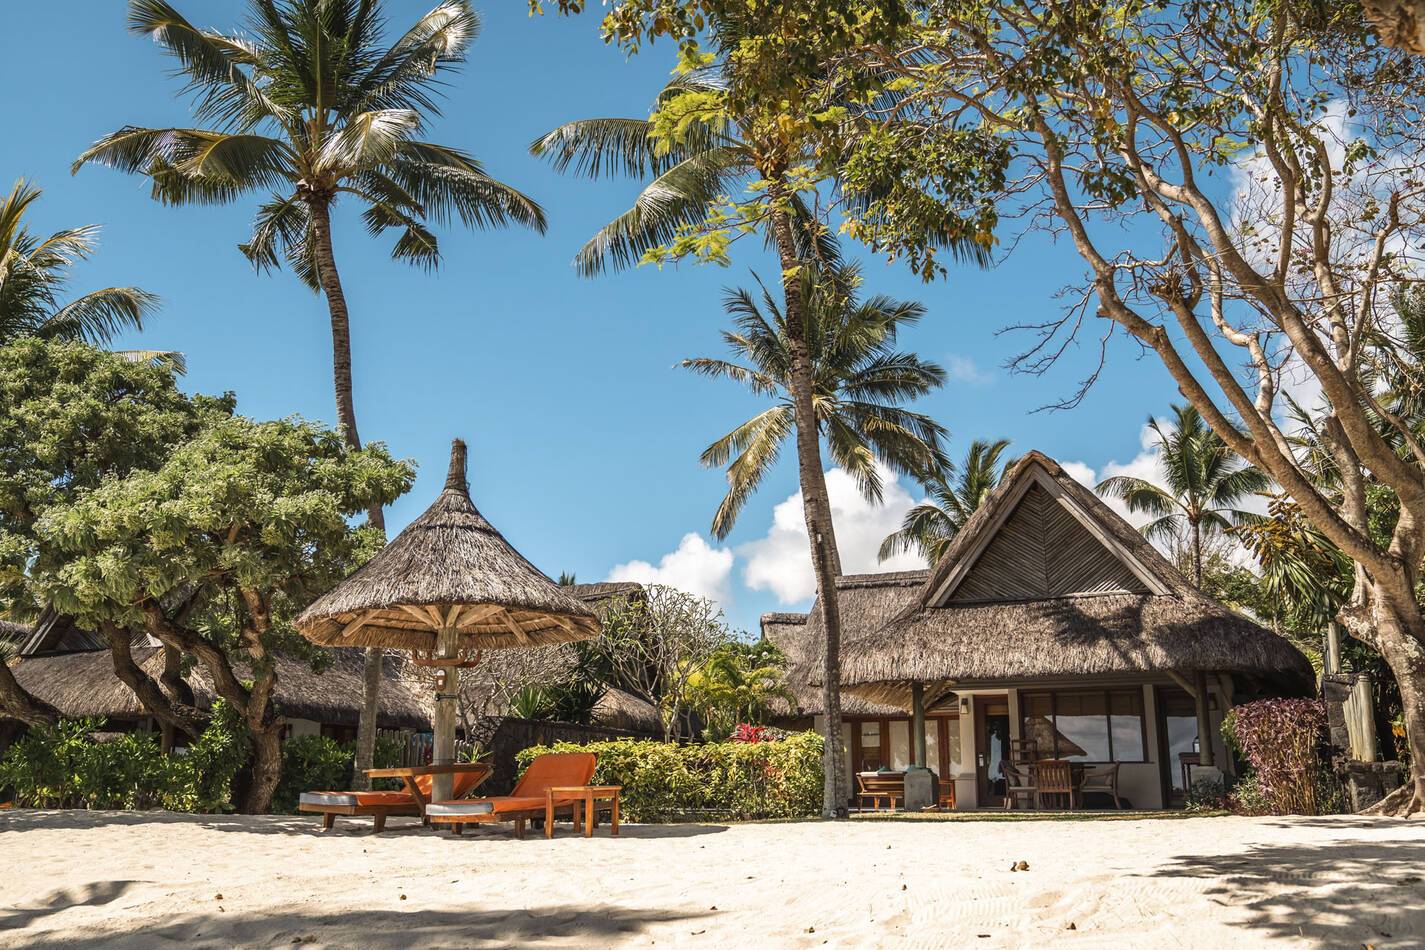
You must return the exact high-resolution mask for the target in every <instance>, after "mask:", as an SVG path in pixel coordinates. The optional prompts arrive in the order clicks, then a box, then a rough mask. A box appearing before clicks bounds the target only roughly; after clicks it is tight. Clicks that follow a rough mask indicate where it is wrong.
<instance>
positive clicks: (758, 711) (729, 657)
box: [688, 640, 791, 741]
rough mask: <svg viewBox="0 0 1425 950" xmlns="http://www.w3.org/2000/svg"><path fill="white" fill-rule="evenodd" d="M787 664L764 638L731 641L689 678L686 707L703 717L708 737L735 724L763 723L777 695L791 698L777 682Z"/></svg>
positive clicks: (720, 735)
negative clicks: (751, 641)
mask: <svg viewBox="0 0 1425 950" xmlns="http://www.w3.org/2000/svg"><path fill="white" fill-rule="evenodd" d="M786 665H787V661H786V657H784V656H783V655H782V653H781V651H780V650H778V649H777V648H776V647H775V646H773V645H772V644H770V643H768V642H767V641H765V640H760V641H758V642H757V643H744V642H741V641H735V642H733V643H729V644H727V645H726V646H723V647H722V648H720V649H719V650H717V651H716V652H715V653H713V655H712V656H710V657H708V659H707V660H706V662H704V663H703V665H702V667H701V668H700V669H698V670H695V671H694V672H693V673H692V675H691V676H690V677H689V678H688V706H689V707H690V708H691V709H692V710H693V711H694V712H696V713H697V714H698V715H699V716H700V717H701V718H702V720H703V723H704V729H705V730H706V735H707V738H709V739H712V740H715V741H716V740H722V739H726V738H727V737H728V736H730V735H732V733H733V730H735V729H736V728H737V726H738V724H739V723H744V722H745V723H752V724H759V723H765V722H766V721H767V720H768V719H770V718H771V717H772V716H773V714H774V712H775V708H774V704H775V703H776V701H777V700H783V701H787V702H790V701H791V694H790V693H789V692H788V690H787V687H786V685H785V684H784V683H783V681H782V677H783V673H784V671H785V669H786Z"/></svg>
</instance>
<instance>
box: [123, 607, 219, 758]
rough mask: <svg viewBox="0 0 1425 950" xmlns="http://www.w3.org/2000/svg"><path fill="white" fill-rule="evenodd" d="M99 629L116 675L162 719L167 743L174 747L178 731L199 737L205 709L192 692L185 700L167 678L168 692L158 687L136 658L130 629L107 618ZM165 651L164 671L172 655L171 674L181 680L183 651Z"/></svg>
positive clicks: (164, 737)
mask: <svg viewBox="0 0 1425 950" xmlns="http://www.w3.org/2000/svg"><path fill="white" fill-rule="evenodd" d="M99 630H100V633H102V634H103V636H104V640H105V642H107V643H108V644H109V659H110V661H111V662H112V663H113V664H114V675H115V676H117V677H118V678H119V680H120V682H122V683H123V684H124V685H125V686H127V687H128V688H129V689H131V690H133V692H134V695H135V696H137V697H138V698H139V702H140V703H142V704H143V707H144V709H146V710H148V712H149V714H150V715H152V716H153V717H154V718H155V719H157V720H158V721H159V723H160V725H161V727H162V735H163V742H164V744H165V745H166V746H167V747H169V748H171V747H172V744H173V739H174V736H175V732H182V733H184V734H185V735H189V736H192V737H193V738H195V739H196V738H197V737H198V735H199V734H200V733H202V731H203V717H202V713H200V712H199V711H198V709H197V708H195V707H194V706H193V704H192V701H191V694H190V700H189V701H188V702H187V703H184V702H183V701H182V700H181V694H180V692H179V691H178V690H176V688H175V687H173V686H172V685H171V684H168V683H167V678H165V684H166V685H169V692H167V693H165V692H164V691H163V690H162V689H160V688H159V684H158V683H156V682H155V681H154V679H153V677H151V676H149V675H148V673H146V672H145V671H144V669H143V668H142V667H140V666H139V665H138V663H136V662H135V661H134V655H133V642H132V634H131V633H130V631H129V630H127V629H125V628H122V627H119V626H116V625H115V624H112V623H107V622H106V623H102V624H100V625H99ZM163 653H164V662H165V673H166V672H167V668H166V667H167V664H168V663H169V660H170V655H171V656H172V658H173V661H174V664H173V665H174V673H173V677H172V678H173V679H174V680H177V681H178V682H182V680H181V679H180V678H179V677H178V670H177V659H178V657H179V656H180V654H179V653H178V651H177V650H175V649H174V648H173V647H169V646H165V647H164V648H163Z"/></svg>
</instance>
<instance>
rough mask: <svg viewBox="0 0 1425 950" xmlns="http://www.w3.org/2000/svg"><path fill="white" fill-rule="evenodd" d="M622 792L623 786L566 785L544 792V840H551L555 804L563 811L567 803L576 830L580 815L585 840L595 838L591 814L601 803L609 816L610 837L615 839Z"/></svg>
mask: <svg viewBox="0 0 1425 950" xmlns="http://www.w3.org/2000/svg"><path fill="white" fill-rule="evenodd" d="M621 791H623V786H622V785H568V786H560V787H557V788H548V789H545V791H544V798H545V805H544V836H545V837H546V838H553V837H554V808H555V802H556V801H558V802H559V805H560V806H561V807H562V806H563V805H564V804H566V803H569V804H572V805H573V812H574V814H573V818H574V827H575V828H578V827H579V820H580V815H581V814H582V815H583V822H584V837H585V838H592V837H593V836H594V813H595V811H596V810H598V809H599V807H600V803H603V806H604V808H606V809H607V810H608V812H609V833H610V834H613V835H615V836H617V835H618V796H619V792H621Z"/></svg>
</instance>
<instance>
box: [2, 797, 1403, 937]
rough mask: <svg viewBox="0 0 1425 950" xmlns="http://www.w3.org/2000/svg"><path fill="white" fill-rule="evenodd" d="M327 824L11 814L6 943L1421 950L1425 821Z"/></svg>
mask: <svg viewBox="0 0 1425 950" xmlns="http://www.w3.org/2000/svg"><path fill="white" fill-rule="evenodd" d="M315 827H316V826H315V823H314V822H313V821H310V820H306V819H295V818H275V817H274V818H236V817H234V818H204V817H195V816H178V815H166V814H154V813H149V814H133V813H128V814H124V813H118V814H116V813H76V812H69V813H55V812H48V813H45V812H28V813H26V812H11V813H5V814H4V815H0V866H3V867H4V868H5V872H6V873H4V874H3V875H0V947H35V948H49V947H55V948H58V947H80V948H82V947H98V946H104V947H111V946H115V947H135V948H139V947H142V948H152V947H167V946H172V947H225V946H234V945H237V946H291V945H293V944H306V945H310V946H317V947H406V946H421V947H485V946H506V945H524V946H529V945H538V946H552V947H588V946H611V945H637V946H645V945H654V944H657V945H665V946H666V945H674V946H696V947H718V948H722V947H727V946H743V945H760V946H790V947H820V946H823V945H826V946H840V947H872V946H906V947H939V946H955V947H961V946H974V947H1034V946H1044V945H1048V944H1050V943H1051V942H1052V943H1053V945H1055V946H1057V947H1064V946H1068V947H1100V946H1112V947H1115V948H1125V947H1188V946H1195V947H1204V946H1211V947H1227V946H1250V945H1255V944H1265V943H1272V942H1281V943H1285V944H1289V945H1296V946H1353V947H1360V946H1363V945H1367V946H1374V947H1377V948H1385V947H1406V946H1414V947H1418V946H1422V945H1425V822H1413V823H1411V822H1397V821H1389V820H1381V819H1377V820H1367V819H1357V818H1329V819H1245V818H1198V819H1183V820H1156V821H1154V820H1141V821H1080V822H1040V821H1020V822H986V821H974V822H926V821H890V822H887V821H855V822H850V823H841V824H836V825H832V824H823V823H818V822H808V823H801V824H769V825H734V826H730V827H727V826H716V825H709V826H692V825H684V826H666V827H639V826H626V827H625V829H624V834H623V836H622V837H621V838H619V839H610V838H608V837H607V836H606V835H605V833H603V832H600V836H599V837H596V838H595V839H593V840H588V841H586V840H583V839H581V838H576V837H573V836H571V835H570V834H569V832H567V831H564V832H563V833H562V834H561V835H560V837H558V838H556V839H555V840H554V841H546V840H544V838H542V837H538V836H531V837H530V838H529V839H527V840H525V841H516V840H514V839H513V838H512V837H509V836H507V835H506V834H504V833H502V832H483V833H476V834H473V835H467V836H466V837H464V838H460V839H451V838H449V837H446V836H439V837H437V836H434V835H432V834H430V833H428V832H425V831H424V830H422V829H420V828H419V826H418V825H415V824H413V823H411V822H409V821H403V820H400V819H396V820H393V822H392V826H391V827H392V830H390V831H388V832H387V833H386V834H384V835H382V836H380V837H373V836H371V835H370V834H369V833H368V832H367V828H368V827H369V826H365V825H361V824H356V823H345V824H339V825H338V826H337V830H336V831H335V832H333V833H329V834H327V835H322V834H321V833H320V832H318V831H316V830H314V829H315ZM1016 860H1025V861H1028V862H1029V864H1030V869H1029V870H1028V871H1025V872H1015V873H1011V872H1010V870H1009V867H1010V865H1011V863H1012V862H1013V861H1016ZM1071 925H1072V929H1071Z"/></svg>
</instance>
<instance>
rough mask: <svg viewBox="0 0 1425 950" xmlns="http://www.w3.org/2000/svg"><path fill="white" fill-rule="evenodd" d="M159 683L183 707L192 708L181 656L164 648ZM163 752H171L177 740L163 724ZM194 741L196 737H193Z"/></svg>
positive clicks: (173, 730) (169, 648)
mask: <svg viewBox="0 0 1425 950" xmlns="http://www.w3.org/2000/svg"><path fill="white" fill-rule="evenodd" d="M158 681H159V683H160V684H161V685H162V686H163V690H164V692H165V693H167V694H168V695H169V696H171V697H173V698H174V699H175V700H177V701H178V702H180V703H182V704H183V705H185V706H193V705H194V702H193V690H192V689H191V688H189V686H188V683H187V681H186V680H184V679H183V654H182V653H180V652H178V651H177V650H175V649H173V647H170V646H165V647H164V648H163V674H162V675H161V676H160V677H159V680H158ZM162 733H163V751H164V753H165V754H167V753H169V752H172V751H173V746H174V744H175V740H176V738H177V735H176V730H175V729H174V728H173V727H172V726H170V725H168V724H167V723H165V724H164V725H163V727H162ZM193 737H194V738H195V739H196V738H197V735H196V734H194V736H193Z"/></svg>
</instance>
